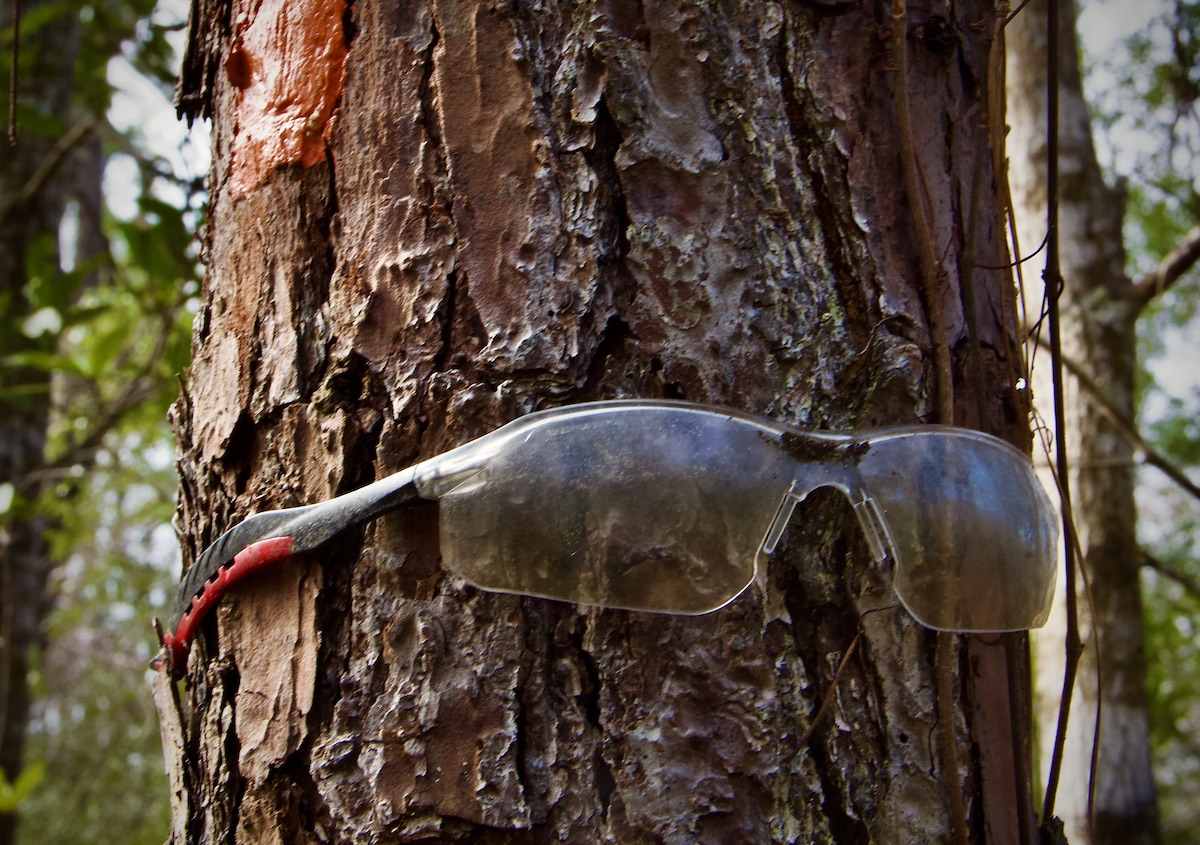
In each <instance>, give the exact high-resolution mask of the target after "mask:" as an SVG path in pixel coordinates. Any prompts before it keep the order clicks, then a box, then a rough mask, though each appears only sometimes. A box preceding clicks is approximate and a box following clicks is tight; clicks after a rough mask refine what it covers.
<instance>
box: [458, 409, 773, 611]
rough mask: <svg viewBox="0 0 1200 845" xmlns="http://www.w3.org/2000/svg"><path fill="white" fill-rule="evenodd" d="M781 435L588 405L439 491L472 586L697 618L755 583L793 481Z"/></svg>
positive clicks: (536, 427)
mask: <svg viewBox="0 0 1200 845" xmlns="http://www.w3.org/2000/svg"><path fill="white" fill-rule="evenodd" d="M778 443H779V439H778V432H776V431H774V430H772V429H769V428H765V427H761V426H758V425H756V424H754V423H753V422H751V421H749V420H746V419H741V418H738V417H730V416H726V415H724V414H720V413H716V412H713V411H711V410H705V409H688V408H681V407H669V406H652V405H651V406H648V405H639V406H636V407H628V406H625V407H623V406H620V405H612V404H610V405H604V406H596V407H595V408H593V409H590V410H583V411H578V412H575V413H570V414H560V415H557V416H556V415H553V414H551V415H548V416H546V417H544V418H542V420H541V421H539V422H531V423H530V426H529V428H528V430H527V431H526V432H524V433H523V436H515V437H510V438H508V440H507V442H506V443H505V445H504V446H502V447H501V448H500V450H499V451H498V453H497V454H495V455H494V456H493V457H491V458H489V459H488V460H487V461H486V462H485V463H484V465H483V468H482V469H481V470H479V471H478V472H476V473H474V474H473V475H469V476H468V477H466V478H465V479H464V480H463V481H462V482H461V483H460V484H458V485H457V486H456V487H454V488H452V489H450V490H448V491H445V492H443V493H442V494H441V497H440V499H439V508H440V513H439V519H440V523H441V544H442V545H441V547H442V557H443V560H444V562H445V564H446V566H447V567H448V568H449V569H451V570H452V571H453V572H455V573H456V574H458V575H460V576H461V577H463V578H465V579H466V580H467V581H469V582H471V583H472V584H475V585H476V586H479V587H482V588H485V589H489V590H500V591H503V592H511V593H520V594H525V595H536V596H543V597H547V598H555V599H564V600H567V601H574V602H581V603H584V604H593V605H603V606H607V607H621V608H627V609H633V610H654V611H664V612H671V613H706V612H708V611H711V610H715V609H717V608H719V607H721V606H723V605H725V604H727V603H728V602H730V601H732V600H733V599H734V598H736V597H737V596H738V594H739V593H741V592H742V590H743V589H745V588H746V586H747V585H748V584H749V583H750V582H751V581H752V580H753V578H754V572H755V558H756V556H757V553H758V551H759V546H760V545H761V543H762V541H763V537H764V536H765V535H766V533H767V529H768V528H769V527H770V524H771V521H772V519H773V518H774V516H775V514H776V512H777V510H778V507H779V504H780V502H781V501H782V499H783V497H784V495H785V494H786V492H787V490H788V488H789V485H790V484H791V481H792V475H793V472H794V463H793V462H792V461H791V460H790V459H789V458H788V457H787V456H786V455H785V453H784V452H783V450H781V449H780V448H779V445H778Z"/></svg>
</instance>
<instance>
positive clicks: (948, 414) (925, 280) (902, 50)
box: [891, 0, 968, 845]
mask: <svg viewBox="0 0 1200 845" xmlns="http://www.w3.org/2000/svg"><path fill="white" fill-rule="evenodd" d="M891 41H892V62H893V64H894V65H895V68H896V80H895V88H894V92H893V94H894V96H895V100H896V121H897V129H898V133H897V134H898V135H899V146H900V165H901V169H902V170H903V171H904V190H905V193H906V194H907V196H908V205H909V210H910V212H911V213H912V217H913V229H914V233H915V235H916V241H917V260H918V264H919V267H920V272H921V278H920V291H921V298H922V300H924V305H925V314H926V316H927V317H928V319H929V341H930V345H931V346H932V347H933V366H934V376H935V388H934V389H935V397H936V399H935V409H936V413H935V417H936V420H937V422H938V423H939V424H941V425H951V424H953V422H954V379H953V372H952V368H951V362H950V345H949V343H948V342H947V331H946V316H945V307H944V305H943V302H942V291H941V288H940V284H939V283H940V281H941V279H942V272H941V270H940V264H939V261H938V255H937V249H936V247H935V245H934V238H933V232H932V231H931V229H930V224H929V217H928V215H927V214H926V210H925V195H924V192H923V190H922V184H923V183H922V180H921V174H920V170H919V165H918V162H917V154H916V149H915V144H914V141H913V132H912V115H911V113H910V111H909V99H908V9H907V6H906V3H905V0H892V32H891ZM937 643H938V645H937V661H936V663H937V700H938V728H939V735H938V740H939V741H938V745H939V746H940V748H941V757H942V772H943V777H944V778H945V782H946V800H947V808H946V809H947V811H948V812H949V814H950V823H951V827H952V829H953V830H954V837H955V840H954V841H955V842H957V843H959V845H966V843H967V841H968V832H967V808H966V802H965V800H964V798H963V794H962V789H961V783H960V781H961V768H960V766H959V760H958V737H957V732H956V724H955V722H956V720H955V718H954V714H955V706H954V674H955V673H954V670H955V662H954V653H955V651H954V646H955V637H954V635H953V634H948V633H944V632H938V634H937Z"/></svg>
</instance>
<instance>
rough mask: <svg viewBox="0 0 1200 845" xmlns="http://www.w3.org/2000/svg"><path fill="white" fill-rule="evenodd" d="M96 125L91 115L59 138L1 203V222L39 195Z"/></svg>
mask: <svg viewBox="0 0 1200 845" xmlns="http://www.w3.org/2000/svg"><path fill="white" fill-rule="evenodd" d="M96 127H97V122H96V118H94V117H92V116H90V115H89V116H88V117H85V118H83V119H82V120H80V121H79V122H78V123H76V124H75V125H74V126H72V127H71V128H70V129H69V130H67V134H65V135H63V136H62V137H61V138H59V139H58V143H56V144H55V145H54V147H53V148H52V149H51V150H50V152H49V153H47V154H46V157H45V158H44V159H42V161H41V163H40V164H39V165H38V166H37V169H36V170H34V171H33V174H32V175H31V176H30V177H29V178H28V179H27V180H26V181H25V184H24V185H22V186H21V190H19V191H17V193H16V195H15V196H13V197H12V198H10V199H9V200H8V201H7V202H5V203H4V204H3V205H0V224H3V223H4V222H5V221H7V220H8V216H9V215H10V214H12V213H13V212H14V211H16V210H18V209H20V208H21V207H22V206H24V205H25V204H26V203H28V202H30V201H31V200H32V199H33V198H34V197H36V196H37V195H38V193H39V192H40V191H41V190H42V188H43V186H45V184H46V182H47V181H48V180H49V179H50V177H51V176H53V175H54V172H55V171H56V170H58V168H59V166H60V165H61V164H62V162H63V159H65V158H66V157H67V154H68V153H69V152H71V150H73V149H74V148H75V147H76V146H77V145H78V144H79V143H81V142H82V141H83V140H84V139H85V138H87V136H88V135H90V134H91V133H92V132H93V131H95V129H96Z"/></svg>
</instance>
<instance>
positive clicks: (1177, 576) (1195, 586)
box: [1142, 551, 1200, 599]
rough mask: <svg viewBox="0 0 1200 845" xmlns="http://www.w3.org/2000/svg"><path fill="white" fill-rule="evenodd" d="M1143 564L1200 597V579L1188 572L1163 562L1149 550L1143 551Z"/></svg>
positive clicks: (1188, 592)
mask: <svg viewBox="0 0 1200 845" xmlns="http://www.w3.org/2000/svg"><path fill="white" fill-rule="evenodd" d="M1142 566H1144V567H1146V568H1147V569H1153V570H1154V571H1155V572H1157V573H1158V574H1159V575H1161V576H1163V577H1164V578H1168V579H1170V580H1172V581H1174V582H1175V583H1176V584H1178V585H1179V586H1181V587H1183V589H1184V591H1185V592H1186V593H1187V594H1188V595H1190V596H1191V597H1192V598H1195V599H1200V581H1197V580H1196V579H1195V578H1193V577H1192V576H1191V575H1188V574H1187V573H1186V572H1180V571H1179V570H1178V569H1176V568H1175V567H1173V566H1169V565H1167V564H1165V563H1163V562H1162V561H1161V560H1159V559H1158V558H1156V557H1155V556H1154V555H1152V554H1150V553H1149V552H1146V551H1143V552H1142Z"/></svg>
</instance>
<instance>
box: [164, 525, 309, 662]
mask: <svg viewBox="0 0 1200 845" xmlns="http://www.w3.org/2000/svg"><path fill="white" fill-rule="evenodd" d="M291 556H292V538H291V537H271V538H269V539H267V540H259V541H258V542H257V543H251V544H250V545H249V546H246V548H244V549H242V550H241V551H240V552H238V553H237V554H236V555H235V556H234V558H233V560H232V561H230V562H229V565H228V566H223V567H221V568H220V569H218V570H217V574H216V575H215V576H214V577H213V578H211V579H210V580H208V581H205V582H204V587H203V588H202V589H201V590H200V593H199V595H197V596H196V597H195V598H193V599H192V603H191V605H190V606H189V607H188V609H187V611H186V612H185V613H184V614H183V616H182V617H181V618H180V620H179V625H178V626H177V627H176V628H175V632H174V633H167V634H164V635H163V638H162V642H163V646H165V647H166V650H167V664H168V667H169V668H170V671H171V674H172V675H173V676H174V677H176V678H178V677H180V676H182V675H183V673H184V671H185V670H186V669H187V656H188V650H189V649H190V648H191V645H192V637H194V636H195V634H196V629H197V628H198V627H200V621H201V620H202V619H203V618H204V617H205V616H206V615H207V614H208V612H209V611H210V610H212V609H213V607H214V606H215V605H216V603H217V602H218V601H220V600H221V596H223V595H225V591H226V590H228V589H229V588H230V587H232V586H233V585H234V584H236V583H238V582H239V581H241V580H242V579H243V578H245V577H246V576H247V575H249V574H250V573H252V572H257V571H258V570H260V569H262V568H263V567H265V566H269V565H270V564H272V563H275V562H276V561H280V560H283V559H284V558H288V557H291Z"/></svg>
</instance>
